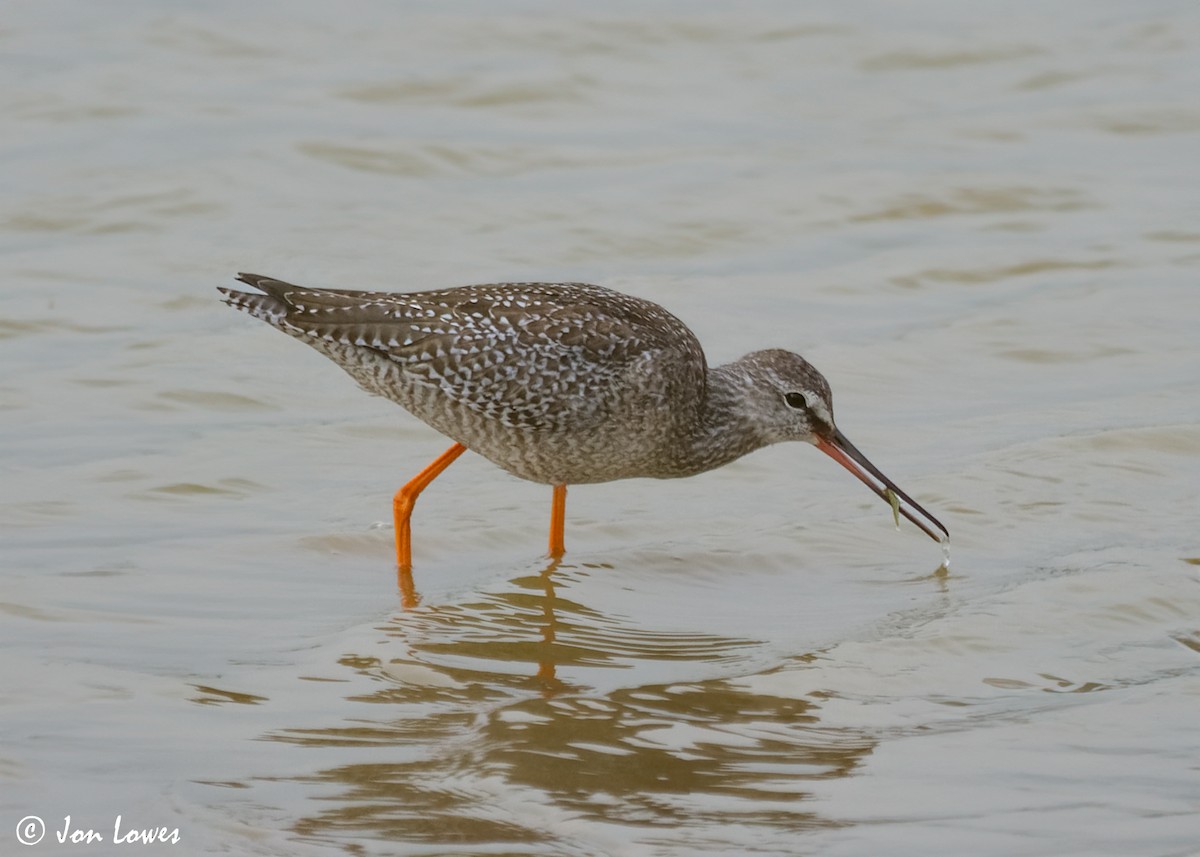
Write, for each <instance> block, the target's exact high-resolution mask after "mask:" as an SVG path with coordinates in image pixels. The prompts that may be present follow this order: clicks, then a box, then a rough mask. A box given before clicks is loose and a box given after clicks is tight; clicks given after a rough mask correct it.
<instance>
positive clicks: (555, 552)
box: [550, 485, 567, 559]
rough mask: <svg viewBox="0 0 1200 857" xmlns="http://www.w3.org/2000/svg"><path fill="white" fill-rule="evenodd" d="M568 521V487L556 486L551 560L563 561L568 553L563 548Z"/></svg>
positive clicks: (551, 518) (552, 511)
mask: <svg viewBox="0 0 1200 857" xmlns="http://www.w3.org/2000/svg"><path fill="white" fill-rule="evenodd" d="M566 520H567V486H566V485H555V486H554V500H553V502H552V503H551V505H550V558H551V559H561V558H562V555H563V554H564V553H566V550H567V549H566V548H565V547H564V546H563V529H564V527H565V525H566Z"/></svg>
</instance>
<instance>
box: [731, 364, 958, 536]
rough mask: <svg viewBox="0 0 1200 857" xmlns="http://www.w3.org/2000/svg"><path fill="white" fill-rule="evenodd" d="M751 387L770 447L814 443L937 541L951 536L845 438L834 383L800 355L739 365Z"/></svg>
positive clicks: (750, 398) (748, 397)
mask: <svg viewBox="0 0 1200 857" xmlns="http://www.w3.org/2000/svg"><path fill="white" fill-rule="evenodd" d="M738 363H739V365H740V366H741V367H742V369H743V371H744V372H745V377H746V379H747V382H748V387H749V389H747V390H746V391H745V398H744V400H743V401H744V402H745V403H746V404H747V405H749V406H750V407H751V408H752V409H753V411H754V412H755V413H754V421H755V422H756V423H757V424H758V426H759V427H760V428H759V430H760V431H761V432H763V434H764V436H765V437H764V439H765V440H766V442H767V443H778V442H779V441H785V440H800V441H804V442H806V443H811V444H813V445H814V446H815V447H816V448H817V449H819V450H821V452H823V453H825V454H826V455H828V456H829V457H830V458H832V459H833V460H834V461H836V462H837V463H838V464H840V465H842V466H843V467H845V468H846V469H847V470H849V471H850V472H851V473H853V474H854V475H855V476H856V477H858V479H859V480H861V481H862V482H863V484H865V485H866V486H867V487H868V488H870V489H871V490H872V491H874V492H875V493H876V494H878V495H879V496H880V497H882V498H883V499H884V500H885V501H886V502H888V503H889V504H891V505H892V507H893V508H894V509H895V510H896V511H897V512H898V513H899V514H901V515H903V516H904V517H906V518H908V519H909V520H910V521H912V522H913V523H914V524H916V525H917V526H918V527H919V528H920V529H921V530H922V531H923V532H925V534H926V535H928V536H929V537H930V538H931V539H933V540H934V541H938V542H941V541H944V540H945V539H948V538H949V537H950V533H949V532H948V531H947V530H946V528H945V527H944V526H942V523H941V522H940V521H938V519H937V518H935V517H933V515H931V514H929V513H928V512H927V511H925V509H924V508H922V507H921V505H920V504H919V503H917V502H916V501H915V500H913V499H912V498H911V497H909V496H908V495H907V494H905V493H904V492H903V491H901V490H900V488H899V487H898V486H897V485H896V483H894V482H892V480H890V479H888V478H887V477H886V476H884V475H883V473H881V472H880V471H879V469H878V468H877V467H875V465H873V464H872V463H871V462H870V461H868V460H867V457H866V456H865V455H863V454H862V453H861V452H859V451H858V449H857V448H856V447H855V446H854V444H852V443H850V441H849V440H848V439H847V438H846V436H845V435H844V434H842V432H841V430H839V429H838V427H837V424H836V423H835V422H834V419H833V393H832V391H831V390H830V389H829V382H828V381H826V380H825V376H824V375H822V374H821V373H820V372H818V371H817V370H816V369H815V368H814V367H813V365H812V364H811V363H809V362H808V361H807V360H805V359H804V358H803V357H801V356H800V355H799V354H793V353H792V352H791V351H784V350H782V349H778V348H773V349H768V350H766V351H756V352H754V353H753V354H747V355H746V356H745V357H743V358H742V359H741V360H739V361H738Z"/></svg>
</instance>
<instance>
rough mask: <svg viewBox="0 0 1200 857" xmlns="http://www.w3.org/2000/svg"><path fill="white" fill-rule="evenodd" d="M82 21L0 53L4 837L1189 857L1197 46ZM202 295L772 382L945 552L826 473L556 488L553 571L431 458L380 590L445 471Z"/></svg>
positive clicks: (1181, 7)
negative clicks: (777, 380)
mask: <svg viewBox="0 0 1200 857" xmlns="http://www.w3.org/2000/svg"><path fill="white" fill-rule="evenodd" d="M71 11H72V14H70V15H67V14H64V13H63V12H62V10H61V9H59V8H58V7H51V6H45V5H38V4H26V5H24V6H18V7H15V8H14V9H11V10H9V14H8V15H7V18H6V23H5V25H4V29H3V30H0V45H3V48H4V51H3V54H2V56H3V59H2V60H0V62H2V63H3V67H4V69H5V72H6V80H7V81H8V82H9V85H8V86H6V87H4V88H3V90H2V93H0V106H2V107H3V115H4V116H5V117H6V118H5V128H6V133H5V134H4V146H3V148H0V159H2V163H0V166H2V169H3V175H4V184H5V192H4V194H3V197H2V199H0V250H2V252H0V268H2V270H0V274H2V276H0V283H3V286H2V287H0V361H2V362H0V365H2V366H3V370H4V371H3V375H2V376H0V413H2V419H0V533H2V535H0V544H2V545H3V554H2V567H0V571H2V573H3V589H2V591H0V613H2V614H3V616H4V620H3V622H0V644H2V646H3V649H4V653H5V654H4V657H3V659H0V667H2V669H3V682H2V686H3V687H4V688H5V690H4V692H3V694H2V695H0V734H2V735H3V742H2V744H0V778H2V780H3V782H4V786H5V787H4V788H3V789H2V790H0V794H2V795H3V797H2V799H0V806H2V807H3V812H2V813H0V816H2V819H3V820H4V824H5V828H4V829H3V830H0V836H3V837H12V836H13V835H14V833H13V831H14V829H15V828H16V826H17V822H18V821H19V820H20V819H21V818H23V817H25V816H29V815H36V816H39V817H41V818H42V819H43V820H44V821H45V822H46V824H47V826H48V828H50V832H49V833H47V834H46V839H45V840H44V841H43V842H42V843H41V845H40V846H39V847H40V851H37V853H58V852H62V853H67V852H70V853H75V851H74V850H71V846H68V845H63V846H59V845H58V844H57V842H56V841H54V836H55V833H54V831H56V830H61V829H62V827H63V824H64V818H65V817H66V816H68V815H70V816H71V819H72V821H71V824H72V825H73V826H74V827H76V828H90V829H94V830H96V831H98V832H99V833H101V834H103V835H105V836H106V837H109V836H110V834H111V829H112V825H113V821H114V819H115V817H116V816H117V815H121V816H122V817H123V823H124V824H126V825H127V826H128V827H135V826H138V827H151V826H153V827H157V826H166V827H168V828H172V829H173V828H178V830H179V832H180V836H181V844H182V845H184V846H185V847H186V850H187V851H188V853H245V854H280V855H282V854H287V855H310V854H311V855H324V854H338V853H349V854H414V855H419V854H430V855H433V854H438V855H442V854H488V855H498V854H511V855H518V854H520V855H529V854H545V855H565V854H572V855H574V854H578V855H601V854H604V855H655V857H657V855H694V854H734V853H754V854H763V855H794V854H802V853H820V854H823V855H834V857H841V856H842V855H877V854H881V853H888V854H908V853H924V854H927V855H938V854H945V855H961V854H964V853H970V854H975V855H998V856H999V855H1005V857H1011V855H1018V854H1030V855H1040V854H1054V855H1065V854H1089V855H1114V857H1118V855H1119V857H1126V856H1127V855H1130V854H1138V855H1188V854H1196V853H1198V852H1197V847H1198V846H1197V844H1196V843H1197V842H1200V821H1198V820H1197V819H1198V818H1200V816H1198V815H1197V809H1198V807H1200V774H1198V772H1197V762H1196V760H1197V759H1198V758H1200V740H1198V739H1197V731H1196V729H1195V725H1194V724H1195V721H1196V716H1195V711H1196V710H1197V705H1198V704H1200V618H1198V617H1200V587H1198V586H1197V584H1198V579H1197V573H1198V571H1200V569H1198V566H1200V543H1198V542H1197V539H1196V536H1195V531H1196V510H1197V508H1200V504H1198V499H1200V490H1198V486H1200V420H1198V412H1197V402H1198V401H1200V348H1198V347H1197V345H1196V334H1195V328H1196V320H1197V318H1200V314H1198V313H1200V291H1198V288H1197V277H1198V273H1200V227H1198V226H1197V223H1200V218H1198V214H1200V208H1198V206H1197V203H1196V195H1195V191H1194V189H1195V187H1196V186H1197V181H1198V180H1200V168H1198V166H1197V165H1198V164H1200V161H1198V159H1197V158H1196V152H1197V151H1198V150H1200V149H1198V146H1200V106H1198V104H1197V101H1196V95H1195V93H1196V92H1198V91H1200V61H1198V60H1200V16H1198V15H1197V14H1196V13H1195V12H1194V11H1193V10H1192V9H1191V7H1189V6H1187V5H1186V4H1177V3H1169V2H1151V3H1143V4H1138V5H1136V6H1131V5H1130V4H1121V3H1108V2H1100V3H1095V2H1091V3H1082V2H1067V3H1061V4H1056V5H1054V6H1052V7H1046V6H1039V5H1033V4H1016V5H1015V6H1014V5H1012V4H1001V3H993V2H984V3H973V4H953V3H946V2H935V0H929V2H918V3H909V4H903V6H896V5H893V4H884V3H866V4H854V5H851V6H847V5H844V4H836V3H827V2H826V3H815V4H811V3H810V4H803V5H802V6H801V5H797V4H790V3H781V2H779V3H777V2H767V3H760V4H755V5H754V6H752V7H748V8H745V9H743V8H739V9H738V10H734V9H732V7H730V8H725V7H722V6H719V5H712V4H701V5H700V6H697V5H696V4H690V3H663V4H657V5H655V6H653V7H645V6H644V5H643V4H624V3H615V4H607V5H606V6H604V7H603V9H599V10H597V9H590V8H585V7H583V6H577V5H572V4H566V5H563V4H551V3H545V2H524V3H509V4H500V5H497V4H483V3H466V4H455V5H453V6H445V5H442V4H432V3H410V4H404V5H402V6H397V5H395V4H384V3H378V2H369V0H362V2H355V3H350V4H339V5H338V6H337V7H336V11H335V7H334V6H332V5H329V4H319V3H287V4H283V3H259V4H253V5H250V6H246V5H244V4H232V3H220V2H218V3H211V4H205V5H204V6H203V7H195V6H193V5H191V4H184V3H149V2H141V0H131V2H127V3H122V4H118V5H109V4H71ZM238 270H250V271H256V272H261V273H266V274H271V275H274V276H279V277H282V278H286V279H290V280H293V281H298V282H302V283H312V284H315V285H331V286H341V287H350V288H354V287H359V288H369V289H397V290H416V289H422V288H437V287H445V286H451V285H458V284H463V283H468V282H480V281H493V280H530V279H552V280H553V279H572V280H584V281H591V282H600V283H603V284H606V285H610V286H614V287H617V288H621V289H624V290H627V291H630V292H633V293H636V294H639V295H642V296H645V297H648V298H651V299H654V300H657V301H659V302H661V303H662V304H664V305H666V306H667V307H669V308H670V309H671V310H672V311H674V312H675V313H676V314H677V315H679V316H680V317H682V318H683V319H684V320H685V321H687V322H688V323H689V324H690V325H692V326H693V328H694V329H695V330H696V331H697V332H698V334H699V335H700V337H701V339H702V341H703V342H704V343H705V346H706V348H707V350H708V352H709V356H710V358H711V359H712V361H713V362H723V361H725V360H729V359H733V358H735V357H737V356H738V355H740V354H741V353H743V352H745V351H748V350H751V349H754V348H758V347H764V346H776V347H786V348H791V349H794V350H797V351H801V352H803V353H804V354H805V355H806V356H807V357H809V358H810V359H811V360H812V361H813V362H814V363H815V364H816V365H817V366H818V367H819V368H820V369H821V370H822V371H823V372H824V373H825V374H826V375H827V376H828V378H829V379H830V381H831V383H832V385H833V388H834V390H835V400H836V405H837V413H838V420H839V424H840V426H841V428H842V429H843V430H844V431H845V432H846V434H847V435H848V436H849V437H850V438H851V439H853V440H854V442H855V443H856V444H857V445H858V446H859V447H860V448H862V449H863V450H864V452H866V453H867V454H868V455H870V456H871V457H872V459H873V460H875V461H876V463H877V464H879V465H880V467H881V468H883V469H884V471H885V472H887V473H888V474H889V475H891V476H892V477H893V478H894V479H896V481H897V482H898V483H899V484H900V485H901V486H902V487H904V488H905V490H907V491H908V492H909V493H911V494H913V496H914V497H916V498H917V499H918V500H919V501H920V502H921V503H922V504H923V505H925V506H927V507H928V508H929V509H930V510H931V511H932V512H933V513H934V514H936V515H937V516H938V517H939V518H941V519H942V520H943V521H944V522H945V523H946V524H947V526H948V527H949V529H950V530H951V532H952V533H953V544H954V554H953V561H952V564H951V566H950V569H949V571H948V572H947V571H946V570H944V569H941V570H939V564H940V562H941V559H942V557H941V554H940V551H939V549H938V548H937V547H936V546H935V545H934V544H933V543H932V542H930V541H929V540H928V539H927V538H926V537H925V536H923V535H922V534H921V533H920V532H918V531H917V530H915V529H914V528H912V527H908V526H906V527H905V528H903V529H902V530H901V531H900V532H899V533H897V532H896V531H895V530H894V528H893V526H892V523H891V512H890V510H889V509H888V508H887V506H886V504H883V503H880V502H879V501H878V499H877V498H875V497H874V496H873V495H871V494H870V493H869V492H867V491H865V489H863V487H862V486H861V485H859V484H858V483H857V482H856V481H855V480H853V479H851V478H850V477H849V476H848V475H847V474H846V473H845V472H843V471H842V470H841V469H840V468H838V467H837V466H836V465H835V464H833V463H832V462H830V461H828V460H827V459H825V458H824V457H823V456H820V455H819V454H817V453H816V452H815V451H813V450H812V449H810V448H808V447H803V446H799V445H791V446H787V447H777V448H772V449H768V450H763V451H761V452H759V453H756V454H754V455H752V456H749V457H748V458H746V459H744V460H742V461H740V462H737V463H736V464H734V465H731V466H729V467H727V468H724V469H722V470H720V471H717V472H714V473H710V474H706V475H703V476H700V477H696V478H694V479H690V480H683V481H675V482H653V481H638V482H630V483H619V484H611V485H598V486H581V487H578V488H575V489H572V491H571V494H570V499H569V502H568V530H567V546H568V554H567V556H566V557H565V558H564V560H563V561H562V562H561V563H560V564H557V565H553V564H551V563H550V562H549V561H548V560H546V559H545V558H544V557H543V556H542V555H541V552H542V551H543V550H544V543H545V528H546V524H547V518H548V512H549V502H550V492H549V490H548V489H547V488H545V487H544V486H537V485H532V484H528V483H522V482H519V481H517V480H515V479H513V478H511V477H509V476H507V475H506V474H504V473H501V472H499V471H498V470H496V468H494V467H493V466H491V465H490V464H488V463H487V462H486V461H483V460H482V459H479V458H477V457H472V456H465V457H464V458H463V459H461V460H460V461H459V462H458V463H456V464H455V465H454V467H452V468H451V469H450V470H449V471H447V473H446V474H445V475H444V476H443V477H442V478H441V479H439V480H438V482H437V483H436V485H435V486H434V487H433V488H431V489H430V490H429V491H428V492H426V494H425V495H423V496H422V498H421V501H420V504H419V506H418V508H417V512H416V516H415V553H416V570H415V581H414V582H415V589H416V592H417V597H418V599H419V600H418V603H415V604H413V603H406V600H405V598H404V597H403V595H402V593H401V592H400V591H399V590H398V589H397V585H396V579H395V573H394V568H393V565H392V533H391V527H390V511H389V510H390V497H391V493H392V492H393V491H394V490H395V489H396V488H397V487H398V486H399V485H400V484H401V483H402V482H403V481H404V480H406V479H407V478H408V477H409V476H411V475H412V474H413V473H414V472H416V470H418V469H419V468H420V467H422V466H423V465H424V464H425V463H427V461H429V460H431V459H432V458H433V457H434V456H435V455H437V454H438V453H439V452H440V451H441V450H442V449H443V448H444V447H445V445H446V441H445V440H444V439H443V438H440V437H439V436H437V435H436V434H435V433H434V432H432V431H431V430H429V429H427V428H426V427H424V426H423V425H422V424H420V423H419V422H417V421H416V420H415V419H412V418H410V417H408V416H407V415H406V414H404V413H403V412H402V411H400V410H399V409H398V408H396V407H395V406H393V405H391V404H390V403H388V402H386V401H382V400H379V399H372V398H369V397H367V396H365V395H364V394H362V393H361V392H359V391H358V390H357V389H356V388H355V387H354V385H353V383H351V382H350V381H349V379H348V378H347V377H346V376H345V375H344V374H342V373H341V372H340V371H339V370H338V369H337V368H336V367H334V366H333V365H332V364H329V363H328V361H326V360H325V359H324V358H323V357H321V356H320V355H318V354H317V353H316V352H313V351H311V350H308V349H305V348H303V347H302V346H301V345H300V344H298V343H296V342H294V341H292V340H289V339H288V338H287V337H284V336H281V335H279V334H278V333H276V332H274V331H272V330H270V329H269V328H267V327H266V326H264V325H261V324H258V323H256V322H252V321H251V320H249V319H246V318H245V317H243V316H240V315H237V314H234V313H233V312H231V311H230V310H229V309H227V308H225V307H223V306H221V305H220V304H219V303H218V302H217V296H216V292H215V291H214V287H215V286H217V285H222V284H228V283H229V282H230V280H231V277H232V274H233V273H234V272H235V271H238ZM106 841H107V840H106ZM107 844H108V845H109V846H111V844H112V843H111V842H108V843H107ZM143 847H144V848H145V850H147V851H148V850H150V849H151V848H152V847H153V848H159V849H166V848H168V847H170V846H166V845H159V846H143ZM30 853H34V851H31V852H30ZM91 853H101V851H100V850H98V849H96V848H93V851H92V852H91Z"/></svg>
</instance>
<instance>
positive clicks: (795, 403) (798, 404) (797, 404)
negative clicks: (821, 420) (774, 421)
mask: <svg viewBox="0 0 1200 857" xmlns="http://www.w3.org/2000/svg"><path fill="white" fill-rule="evenodd" d="M783 400H784V401H785V402H787V403H788V407H789V408H795V409H796V410H798V411H802V410H804V409H805V408H807V407H808V399H806V398H804V394H803V393H788V394H787V395H786V396H784V397H783Z"/></svg>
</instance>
